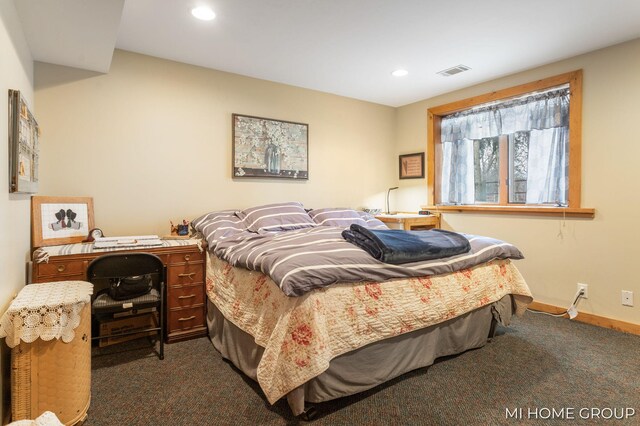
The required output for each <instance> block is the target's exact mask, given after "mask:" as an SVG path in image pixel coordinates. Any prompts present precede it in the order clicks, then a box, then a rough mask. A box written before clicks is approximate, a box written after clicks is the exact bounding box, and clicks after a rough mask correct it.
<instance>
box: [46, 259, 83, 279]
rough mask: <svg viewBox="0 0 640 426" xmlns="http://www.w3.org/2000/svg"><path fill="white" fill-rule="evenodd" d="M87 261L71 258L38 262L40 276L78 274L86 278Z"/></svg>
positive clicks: (66, 276)
mask: <svg viewBox="0 0 640 426" xmlns="http://www.w3.org/2000/svg"><path fill="white" fill-rule="evenodd" d="M85 264H86V262H84V261H82V260H69V261H61V262H49V263H36V268H37V269H38V270H37V275H38V276H39V277H45V276H46V277H56V276H59V277H65V278H68V277H70V276H73V275H76V276H79V277H81V279H84V274H85Z"/></svg>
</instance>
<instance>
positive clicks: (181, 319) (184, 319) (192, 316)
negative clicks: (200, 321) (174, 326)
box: [178, 315, 196, 321]
mask: <svg viewBox="0 0 640 426" xmlns="http://www.w3.org/2000/svg"><path fill="white" fill-rule="evenodd" d="M195 317H196V316H195V315H191V316H190V317H186V318H178V321H189V320H192V319H194V318H195Z"/></svg>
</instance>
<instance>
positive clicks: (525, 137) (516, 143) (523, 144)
mask: <svg viewBox="0 0 640 426" xmlns="http://www.w3.org/2000/svg"><path fill="white" fill-rule="evenodd" d="M528 161H529V132H516V133H514V134H511V135H509V202H510V203H518V204H524V203H526V201H527V170H528V167H529V164H528Z"/></svg>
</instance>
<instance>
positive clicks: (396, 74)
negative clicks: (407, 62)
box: [391, 69, 409, 77]
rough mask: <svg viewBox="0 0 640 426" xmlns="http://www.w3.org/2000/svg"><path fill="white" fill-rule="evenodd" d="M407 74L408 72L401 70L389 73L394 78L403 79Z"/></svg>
mask: <svg viewBox="0 0 640 426" xmlns="http://www.w3.org/2000/svg"><path fill="white" fill-rule="evenodd" d="M407 74H409V71H407V70H403V69H399V70H395V71H394V72H392V73H391V75H392V76H394V77H404V76H405V75H407Z"/></svg>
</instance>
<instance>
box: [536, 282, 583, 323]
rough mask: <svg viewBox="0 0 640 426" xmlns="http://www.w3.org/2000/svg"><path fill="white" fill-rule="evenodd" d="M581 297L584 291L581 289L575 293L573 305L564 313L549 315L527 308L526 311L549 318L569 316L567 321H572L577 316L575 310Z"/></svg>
mask: <svg viewBox="0 0 640 426" xmlns="http://www.w3.org/2000/svg"><path fill="white" fill-rule="evenodd" d="M582 296H584V289H582V288H581V289H580V290H578V292H577V293H576V296H575V298H574V299H573V303H572V304H571V306H569V307H568V308H567V310H566V311H564V312H562V313H559V314H552V313H549V312H544V311H538V310H535V309H530V308H527V311H529V312H531V313H532V314H542V315H548V316H550V317H563V316H565V315H569V319H573V318H575V317H576V315H577V314H578V311H577V310H576V308H577V307H578V302H579V301H580V299H581V298H582Z"/></svg>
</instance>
